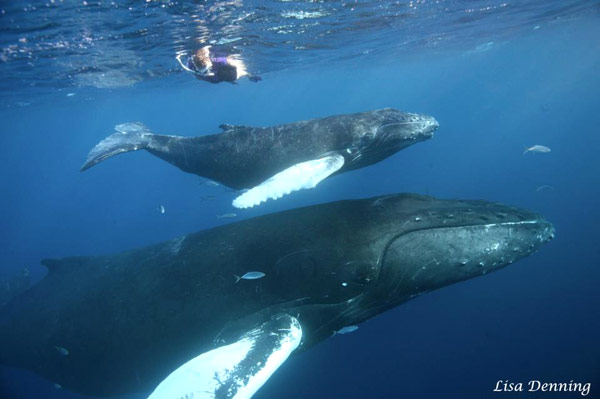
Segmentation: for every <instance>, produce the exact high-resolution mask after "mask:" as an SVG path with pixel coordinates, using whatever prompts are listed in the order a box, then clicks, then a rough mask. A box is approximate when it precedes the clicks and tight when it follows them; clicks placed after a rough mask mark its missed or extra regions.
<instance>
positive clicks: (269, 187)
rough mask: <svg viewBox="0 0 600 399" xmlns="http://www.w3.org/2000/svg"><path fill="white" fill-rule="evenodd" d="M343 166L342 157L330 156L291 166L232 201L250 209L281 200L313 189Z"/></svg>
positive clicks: (338, 155)
mask: <svg viewBox="0 0 600 399" xmlns="http://www.w3.org/2000/svg"><path fill="white" fill-rule="evenodd" d="M342 166H344V157H343V156H341V155H340V154H335V153H334V154H331V155H328V156H326V157H323V158H319V159H313V160H310V161H306V162H301V163H298V164H296V165H293V166H291V167H289V168H287V169H285V170H284V171H282V172H279V173H277V174H276V175H275V176H273V177H271V178H269V179H268V180H265V181H264V182H262V183H260V184H259V185H258V186H256V187H254V188H251V189H250V190H248V191H246V192H245V193H243V194H242V195H240V196H239V197H237V198H236V199H234V200H233V206H235V207H236V208H251V207H253V206H255V205H258V204H260V203H261V202H264V201H266V200H268V199H277V198H281V197H283V196H284V195H286V194H289V193H291V192H292V191H298V190H302V189H304V188H313V187H315V186H316V185H317V184H318V183H319V182H320V181H322V180H324V179H326V178H327V177H328V176H330V175H331V174H333V173H335V172H337V171H338V170H340V169H341V168H342Z"/></svg>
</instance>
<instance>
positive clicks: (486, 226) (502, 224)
mask: <svg viewBox="0 0 600 399" xmlns="http://www.w3.org/2000/svg"><path fill="white" fill-rule="evenodd" d="M544 222H545V221H544V220H542V219H529V220H521V221H514V222H499V223H472V224H459V225H456V226H427V227H425V226H424V227H421V228H415V229H408V230H407V231H403V232H402V233H400V234H394V235H393V236H392V237H390V240H389V241H388V242H387V243H386V244H385V246H384V248H383V251H382V252H381V254H380V255H379V257H378V259H377V266H378V267H379V269H380V271H383V265H384V264H385V258H386V256H387V252H388V250H389V248H390V246H391V245H392V244H393V243H394V241H396V240H397V239H399V238H400V237H402V236H405V235H407V234H412V233H417V232H421V231H427V230H443V229H460V228H464V227H479V228H483V229H486V230H487V229H490V228H492V227H505V226H521V225H536V224H540V223H544ZM552 238H554V231H553V230H552V229H551V232H550V234H548V237H547V239H552Z"/></svg>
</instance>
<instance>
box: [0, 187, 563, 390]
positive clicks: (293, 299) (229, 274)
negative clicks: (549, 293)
mask: <svg viewBox="0 0 600 399" xmlns="http://www.w3.org/2000/svg"><path fill="white" fill-rule="evenodd" d="M552 237H553V227H552V225H551V224H550V223H548V222H546V221H545V220H543V219H542V218H541V217H540V216H538V215H536V214H533V213H531V212H528V211H525V210H521V209H518V208H513V207H508V206H504V205H500V204H494V203H488V202H483V201H455V200H438V199H435V198H431V197H425V196H419V195H412V194H398V195H390V196H384V197H376V198H371V199H364V200H352V201H339V202H333V203H328V204H323V205H316V206H310V207H306V208H300V209H294V210H289V211H285V212H281V213H276V214H270V215H266V216H261V217H258V218H254V219H249V220H245V221H240V222H237V223H232V224H228V225H225V226H221V227H217V228H213V229H210V230H206V231H202V232H199V233H195V234H189V235H187V236H184V237H180V238H176V239H174V240H170V241H167V242H163V243H160V244H156V245H152V246H149V247H145V248H141V249H134V250H131V251H128V252H124V253H120V254H115V255H106V256H90V257H72V258H65V259H61V260H44V261H43V262H42V263H43V264H44V265H46V266H47V267H48V270H49V272H48V274H47V276H46V277H44V278H43V279H42V280H41V281H40V282H39V283H38V284H37V285H35V286H34V287H32V288H31V289H30V290H28V291H26V292H25V293H23V294H22V295H21V296H19V297H17V298H15V299H14V300H13V301H12V302H10V303H8V304H7V305H6V306H5V307H4V308H2V309H0V362H1V363H3V364H7V365H12V366H16V367H21V368H26V369H29V370H33V371H35V372H36V373H38V374H40V375H41V376H44V377H46V378H47V379H48V380H50V381H53V382H55V383H59V384H61V385H62V386H63V387H64V388H65V389H69V390H73V391H77V392H80V393H84V394H90V395H102V396H112V395H123V394H128V393H135V392H149V391H151V390H152V389H154V387H156V385H158V383H160V381H161V380H162V379H164V378H165V377H166V376H167V375H168V374H169V373H170V372H171V371H173V370H174V369H176V368H177V367H178V366H179V365H181V364H182V363H184V362H185V361H187V360H189V359H191V358H192V357H194V356H196V355H198V354H200V353H203V352H205V351H208V350H210V349H212V348H215V347H216V346H220V345H223V344H226V343H230V342H233V341H234V340H236V339H237V338H238V337H239V336H240V335H241V334H243V333H244V332H246V331H248V330H249V329H251V328H253V327H255V326H257V325H259V324H260V323H262V322H264V321H266V320H268V319H269V318H270V317H271V316H273V315H275V314H278V313H287V314H289V315H292V316H293V317H296V318H297V319H298V320H299V321H300V323H301V326H302V329H303V341H302V344H301V347H300V349H302V350H304V349H307V348H309V347H311V346H313V345H314V344H316V343H318V342H319V341H321V340H323V339H325V338H327V337H330V336H331V335H333V334H334V332H335V331H337V330H339V329H341V328H342V327H344V326H350V325H356V324H358V323H360V322H362V321H364V320H366V319H369V318H371V317H373V316H375V315H377V314H379V313H381V312H384V311H385V310H387V309H390V308H392V307H394V306H396V305H398V304H400V303H402V302H405V301H407V300H409V299H411V298H413V297H415V296H418V295H421V294H423V293H426V292H429V291H431V290H434V289H437V288H440V287H443V286H445V285H448V284H451V283H454V282H458V281H461V280H465V279H468V278H471V277H475V276H480V275H482V274H485V273H487V272H491V271H493V270H497V269H499V268H501V267H503V266H506V265H507V264H510V263H512V262H514V261H516V260H517V259H520V258H522V257H525V256H527V255H529V254H531V253H532V252H534V251H536V250H537V249H538V248H539V247H540V246H541V245H542V244H543V243H545V242H546V241H548V240H550V239H551V238H552ZM248 271H261V272H263V273H265V277H263V278H261V279H257V280H240V281H238V282H237V283H236V278H235V277H234V275H237V276H242V275H243V274H244V273H246V272H248ZM57 348H65V349H67V350H68V352H69V353H68V355H66V356H65V355H64V353H63V354H61V353H60V352H61V351H60V350H59V349H57Z"/></svg>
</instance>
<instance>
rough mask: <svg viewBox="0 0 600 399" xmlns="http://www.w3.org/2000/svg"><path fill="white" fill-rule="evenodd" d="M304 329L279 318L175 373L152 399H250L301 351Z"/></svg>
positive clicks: (196, 358) (288, 319) (276, 317)
mask: <svg viewBox="0 0 600 399" xmlns="http://www.w3.org/2000/svg"><path fill="white" fill-rule="evenodd" d="M301 338H302V328H301V327H300V323H299V322H298V320H296V319H295V318H294V317H292V316H289V315H287V314H278V315H275V316H273V317H272V318H271V319H270V320H269V321H267V322H265V323H263V324H262V325H261V326H259V327H258V328H255V329H253V330H250V331H248V332H246V333H245V334H244V335H243V336H242V337H241V338H240V339H239V340H238V341H237V342H235V343H233V344H230V345H226V346H221V347H219V348H216V349H213V350H211V351H209V352H206V353H203V354H201V355H199V356H197V357H195V358H193V359H192V360H190V361H188V362H187V363H185V364H183V365H182V366H181V367H179V368H178V369H177V370H175V371H174V372H172V373H171V374H170V375H169V376H168V377H167V378H166V379H165V380H163V381H162V382H161V383H160V384H159V385H158V387H156V389H155V390H154V392H152V394H151V395H150V396H149V397H148V399H166V398H194V399H209V398H210V399H215V398H236V399H248V398H251V397H252V395H254V394H255V393H256V391H258V389H259V388H260V387H261V386H263V384H264V383H265V382H266V381H267V380H268V379H269V377H271V375H272V374H273V373H274V372H275V370H277V368H279V366H281V365H282V364H283V362H284V361H285V360H286V359H287V358H288V356H289V355H290V354H291V353H292V352H293V351H294V350H295V349H296V348H297V347H298V345H299V344H300V340H301Z"/></svg>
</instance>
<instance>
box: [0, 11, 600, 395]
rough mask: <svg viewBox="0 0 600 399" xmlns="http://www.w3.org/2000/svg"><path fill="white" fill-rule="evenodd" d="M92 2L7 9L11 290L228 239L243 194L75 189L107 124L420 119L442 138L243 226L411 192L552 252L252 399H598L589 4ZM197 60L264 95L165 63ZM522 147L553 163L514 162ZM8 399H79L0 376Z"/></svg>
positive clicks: (3, 40)
mask: <svg viewBox="0 0 600 399" xmlns="http://www.w3.org/2000/svg"><path fill="white" fill-rule="evenodd" d="M46 3H47V4H46ZM88 3H89V4H88ZM88 3H86V2H83V3H82V4H86V5H82V4H80V3H79V2H78V3H75V2H59V1H56V2H30V3H27V4H26V5H25V4H24V3H20V2H19V3H17V2H15V3H10V4H2V5H0V9H2V10H1V11H0V21H1V26H0V32H1V37H0V47H2V52H1V54H0V71H1V72H2V77H3V78H2V82H1V86H0V90H1V93H0V105H1V108H0V120H1V121H2V127H3V129H2V130H3V131H2V134H1V135H0V159H1V160H2V164H3V167H2V168H1V169H0V182H2V186H3V190H2V193H3V195H1V196H0V220H2V224H1V225H0V239H1V242H2V244H1V245H0V268H1V271H2V274H6V275H10V274H18V273H21V272H22V270H23V268H28V270H30V271H31V278H32V280H33V281H35V280H39V279H41V278H42V277H43V276H44V274H45V273H46V271H45V269H44V268H43V267H42V266H41V265H40V264H39V261H40V259H42V258H58V257H64V256H72V255H96V254H109V253H114V252H118V251H123V250H127V249H131V248H136V247H140V246H146V245H149V244H152V243H157V242H160V241H164V240H167V239H171V238H173V237H176V236H179V235H182V234H186V233H189V232H194V231H198V230H202V229H205V228H210V227H213V226H217V225H220V224H224V223H229V222H231V220H230V219H218V218H217V217H216V215H220V214H224V213H228V212H231V211H232V209H231V200H232V199H233V197H234V193H232V192H230V191H227V190H225V189H224V188H223V187H213V186H210V185H206V184H201V183H202V182H203V180H202V179H200V178H199V177H197V176H194V175H189V174H185V173H182V172H181V171H180V170H178V169H176V168H174V167H172V166H170V165H168V164H166V163H164V162H162V161H159V160H157V159H156V158H155V157H153V156H151V155H149V154H147V153H141V152H140V153H134V154H128V155H126V156H122V157H116V158H114V159H111V160H109V161H107V162H105V163H103V164H102V165H101V166H99V167H97V168H93V169H91V170H89V171H87V172H85V173H80V172H79V168H80V166H81V164H82V163H83V161H84V160H85V156H86V154H87V152H88V151H89V149H90V148H91V147H92V146H93V145H95V144H96V143H97V142H99V141H100V140H101V139H103V138H104V137H105V136H107V135H108V134H110V133H112V132H113V128H114V126H115V125H116V124H118V123H124V122H130V121H143V122H144V123H145V124H146V125H148V126H150V127H151V128H152V129H153V130H154V131H157V132H161V133H164V134H177V135H184V136H197V135H202V134H210V133H216V132H217V131H218V128H217V126H218V125H220V124H222V123H230V124H242V125H251V126H268V125H273V124H279V123H286V122H293V121H297V120H302V119H308V118H315V117H321V116H328V115H333V114H340V113H350V112H359V111H364V110H371V109H378V108H383V107H394V108H398V109H402V110H407V111H411V112H419V113H425V114H429V115H433V116H434V117H435V118H436V119H437V120H438V121H439V123H440V128H439V130H438V131H437V132H436V133H435V136H434V138H433V139H431V140H428V141H426V142H423V143H419V144H417V145H415V146H413V147H410V148H408V149H406V150H403V151H401V152H399V153H398V154H396V155H394V156H392V157H390V158H389V159H387V160H385V161H383V162H381V163H379V164H376V165H373V166H370V167H368V168H363V169H359V170H356V171H353V172H351V173H346V174H343V175H340V176H336V177H334V178H331V179H328V180H326V181H324V182H323V183H321V184H320V185H319V186H318V187H317V188H316V189H314V190H305V191H301V192H297V193H294V194H292V195H289V196H287V197H284V198H282V199H279V200H277V201H270V202H267V203H266V204H263V205H261V206H260V207H258V208H252V209H249V210H245V211H236V213H237V214H238V216H237V218H236V219H234V220H239V219H246V218H251V217H254V216H258V215H261V214H265V213H272V212H277V211H281V210H285V209H291V208H296V207H300V206H306V205H310V204H317V203H323V202H329V201H335V200H340V199H350V198H364V197H370V196H375V195H381V194H386V193H396V192H415V193H421V194H428V195H433V196H436V197H440V198H463V199H485V200H489V201H498V202H502V203H507V204H511V205H516V206H520V207H524V208H527V209H531V210H533V211H536V212H539V213H541V214H542V215H544V217H546V218H547V219H548V220H549V221H551V222H552V223H553V224H554V226H555V228H556V238H555V239H554V240H553V241H552V242H550V243H549V244H547V245H545V246H544V247H543V248H542V249H541V250H540V251H539V252H538V253H536V254H533V255H532V256H530V257H528V258H525V259H522V260H520V261H519V262H517V263H516V264H514V265H511V266H509V267H507V268H505V269H503V270H501V271H499V272H497V273H492V274H490V275H486V276H484V277H479V278H475V279H472V280H468V281H465V282H462V283H459V284H456V285H452V286H449V287H445V288H443V289H440V290H438V291H434V292H431V293H429V294H427V295H424V296H422V297H419V298H417V299H414V300H412V301H410V302H408V303H405V304H403V305H401V306H399V307H398V308H396V309H394V310H391V311H389V312H387V313H385V314H382V315H380V316H378V317H376V318H374V319H372V320H370V321H368V322H366V323H363V324H362V325H361V326H360V328H359V329H358V330H357V331H356V332H353V333H352V334H346V335H341V336H335V337H333V338H332V339H329V340H326V341H324V342H323V343H321V344H319V345H317V346H316V347H314V348H313V349H311V350H309V351H307V352H304V353H302V354H300V355H298V356H294V357H292V358H290V359H289V360H288V361H287V362H286V364H285V365H284V366H283V367H282V368H281V369H280V370H278V372H277V373H276V374H275V375H274V376H273V377H272V378H271V379H270V380H269V381H268V383H267V384H266V385H265V386H264V387H263V388H262V389H261V390H260V391H259V392H258V393H257V394H256V396H255V397H256V398H259V399H260V398H265V399H268V398H365V397H369V398H446V397H448V398H454V397H456V398H488V397H490V398H503V397H506V398H512V397H532V398H533V397H547V396H552V397H580V396H581V394H579V393H577V392H571V393H561V394H556V393H554V394H553V393H541V392H538V393H524V394H521V395H520V396H518V395H519V394H515V393H510V392H508V393H506V392H505V393H503V392H492V390H493V389H494V387H495V385H496V383H497V381H498V380H510V381H511V382H528V381H530V380H540V381H542V382H569V381H571V380H573V381H575V382H590V383H591V386H592V388H591V393H590V394H589V395H588V396H587V397H600V393H599V392H600V345H599V341H598V337H599V336H600V311H599V309H600V293H599V290H598V288H597V287H598V286H599V284H600V269H599V266H600V247H599V246H598V242H599V240H600V233H599V231H598V226H599V222H600V210H599V208H598V206H597V204H598V198H599V197H600V184H599V183H600V181H599V178H598V173H599V171H600V157H599V156H598V150H599V149H600V135H599V133H600V130H599V128H598V126H600V113H599V112H598V110H599V109H600V40H599V39H600V23H599V21H600V19H599V16H600V6H599V3H598V2H596V1H570V2H564V1H549V2H540V1H525V2H510V1H504V2H500V1H474V2H457V1H451V2H444V1H436V2H426V1H413V2H361V1H358V2H336V1H333V2H300V1H298V2H292V1H285V2H284V1H280V2H276V1H270V2H257V1H255V2H242V1H235V0H234V1H228V2H210V1H208V2H201V3H190V4H188V3H178V2H159V1H156V2H155V1H152V2H147V3H146V4H145V5H139V4H138V3H137V2H128V3H118V4H117V3H96V2H88ZM199 43H209V44H212V45H213V46H215V47H217V46H221V47H222V48H224V49H227V50H229V51H231V52H235V53H239V54H241V55H242V57H243V58H244V60H245V62H246V63H247V65H248V68H249V69H250V70H251V71H253V72H256V73H259V74H260V75H261V76H262V77H263V80H262V81H261V82H258V83H252V82H248V81H247V80H241V81H240V82H239V83H240V84H239V85H231V84H228V83H221V84H218V85H211V84H209V83H205V82H200V81H197V80H196V79H194V78H193V77H191V76H190V75H189V74H186V73H184V72H182V71H181V70H180V69H179V68H178V64H177V62H176V61H175V58H174V57H175V55H176V54H177V53H178V52H182V51H193V50H195V49H196V48H197V47H199ZM534 144H542V145H546V146H548V147H550V148H551V149H552V152H551V153H548V154H531V153H528V154H526V155H523V150H524V148H525V147H529V146H532V145H534ZM544 186H549V187H544ZM207 196H215V197H216V198H215V199H207V198H206V197H207ZM161 205H162V206H164V209H165V213H164V214H163V213H160V212H159V211H158V210H157V209H158V208H159V207H160V206H161ZM91 311H93V310H91ZM35 333H36V332H35V331H31V334H35ZM23 339H24V340H26V339H27V337H23ZM0 397H2V398H42V397H43V398H82V397H83V396H80V395H77V394H74V393H71V392H68V391H66V390H64V389H56V388H55V387H54V386H53V384H52V383H51V382H48V381H45V380H43V379H41V378H40V377H37V376H35V375H34V374H32V373H30V372H25V371H22V370H16V369H11V368H7V367H3V368H2V369H1V374H0ZM142 397H144V396H142Z"/></svg>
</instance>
